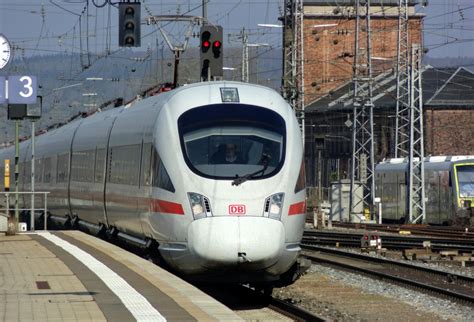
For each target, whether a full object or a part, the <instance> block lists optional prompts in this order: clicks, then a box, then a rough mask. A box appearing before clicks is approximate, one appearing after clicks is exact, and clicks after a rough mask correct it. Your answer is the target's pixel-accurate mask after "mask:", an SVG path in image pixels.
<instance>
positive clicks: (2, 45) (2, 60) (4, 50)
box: [0, 34, 12, 69]
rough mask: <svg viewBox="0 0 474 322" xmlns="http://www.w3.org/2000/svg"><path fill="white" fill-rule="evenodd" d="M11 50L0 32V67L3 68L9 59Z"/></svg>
mask: <svg viewBox="0 0 474 322" xmlns="http://www.w3.org/2000/svg"><path fill="white" fill-rule="evenodd" d="M11 52H12V51H11V47H10V43H9V42H8V39H7V37H5V36H4V35H2V34H0V69H3V67H5V66H6V65H7V64H8V62H9V61H10V57H11Z"/></svg>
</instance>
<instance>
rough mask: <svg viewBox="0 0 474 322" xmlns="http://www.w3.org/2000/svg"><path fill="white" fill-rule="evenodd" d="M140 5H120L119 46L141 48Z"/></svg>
mask: <svg viewBox="0 0 474 322" xmlns="http://www.w3.org/2000/svg"><path fill="white" fill-rule="evenodd" d="M140 8H141V7H140V3H139V2H120V3H119V46H120V47H140Z"/></svg>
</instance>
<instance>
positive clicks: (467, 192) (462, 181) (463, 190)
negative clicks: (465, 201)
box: [456, 164, 474, 198]
mask: <svg viewBox="0 0 474 322" xmlns="http://www.w3.org/2000/svg"><path fill="white" fill-rule="evenodd" d="M456 170H457V175H458V178H457V180H458V187H459V197H460V198H473V197H474V164H472V165H458V166H456Z"/></svg>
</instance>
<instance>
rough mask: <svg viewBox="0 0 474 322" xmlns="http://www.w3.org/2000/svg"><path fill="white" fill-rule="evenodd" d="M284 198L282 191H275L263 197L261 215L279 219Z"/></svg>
mask: <svg viewBox="0 0 474 322" xmlns="http://www.w3.org/2000/svg"><path fill="white" fill-rule="evenodd" d="M284 199H285V194H284V193H283V192H280V193H276V194H274V195H271V196H270V197H268V198H267V199H265V205H264V209H263V216H264V217H268V218H272V219H276V220H280V219H281V212H282V209H283V200H284Z"/></svg>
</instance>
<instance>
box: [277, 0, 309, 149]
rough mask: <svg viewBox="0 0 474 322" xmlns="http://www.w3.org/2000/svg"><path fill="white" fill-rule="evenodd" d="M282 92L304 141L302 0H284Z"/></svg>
mask: <svg viewBox="0 0 474 322" xmlns="http://www.w3.org/2000/svg"><path fill="white" fill-rule="evenodd" d="M284 6H285V8H284V10H285V12H284V16H283V19H284V21H283V25H284V29H283V79H282V94H283V97H284V98H285V99H286V100H287V101H288V103H289V104H290V105H291V107H292V108H293V109H294V111H295V114H296V117H297V118H298V122H299V124H300V127H301V133H302V136H303V144H304V141H305V117H304V50H303V49H304V48H303V46H304V42H303V16H304V13H303V0H285V5H284Z"/></svg>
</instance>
